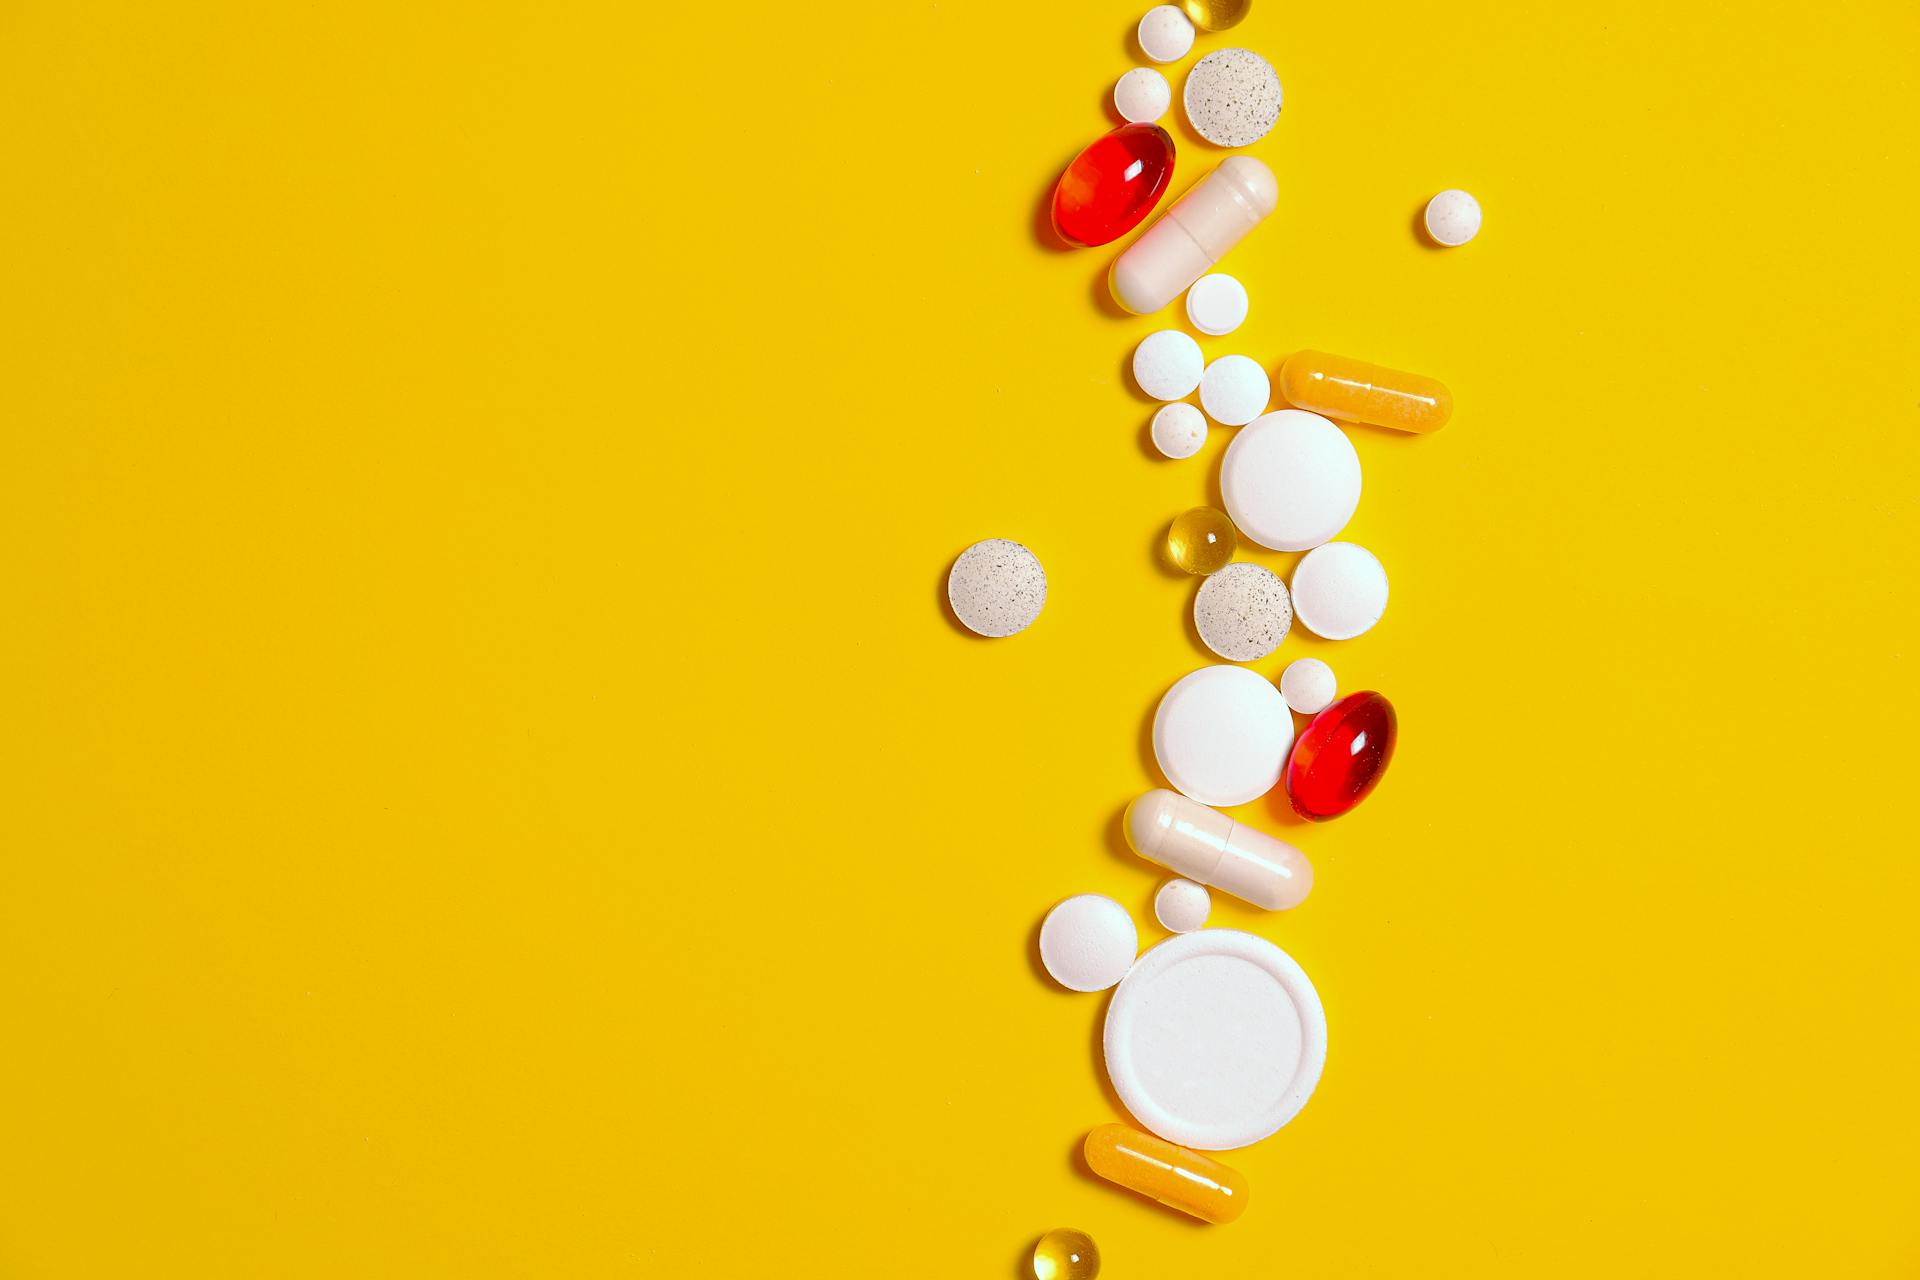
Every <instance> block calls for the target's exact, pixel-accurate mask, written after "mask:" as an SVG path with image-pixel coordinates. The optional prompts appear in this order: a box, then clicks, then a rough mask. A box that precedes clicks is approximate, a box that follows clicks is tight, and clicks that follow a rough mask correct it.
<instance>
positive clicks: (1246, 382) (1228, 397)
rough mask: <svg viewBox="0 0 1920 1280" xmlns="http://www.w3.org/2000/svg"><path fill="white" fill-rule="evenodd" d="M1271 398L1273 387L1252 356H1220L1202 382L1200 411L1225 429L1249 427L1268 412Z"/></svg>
mask: <svg viewBox="0 0 1920 1280" xmlns="http://www.w3.org/2000/svg"><path fill="white" fill-rule="evenodd" d="M1194 349H1195V350H1198V349H1199V344H1198V343H1196V344H1194ZM1272 398H1273V383H1272V382H1271V381H1270V380H1269V379H1268V377H1267V371H1266V370H1265V369H1262V368H1261V367H1260V362H1259V361H1258V360H1255V359H1254V358H1253V357H1252V356H1221V357H1220V358H1219V359H1218V360H1215V361H1214V362H1213V363H1212V364H1210V365H1208V366H1207V368H1206V372H1205V374H1204V375H1202V377H1201V379H1200V407H1201V408H1202V409H1205V410H1206V411H1207V416H1208V417H1209V418H1212V419H1213V420H1214V421H1215V422H1217V423H1219V424H1220V425H1221V426H1223V427H1244V426H1246V425H1247V424H1248V423H1249V422H1252V421H1253V420H1254V419H1255V418H1257V417H1259V416H1260V415H1261V414H1263V413H1265V412H1266V411H1267V401H1269V400H1271V399H1272Z"/></svg>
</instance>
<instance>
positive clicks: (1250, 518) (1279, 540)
mask: <svg viewBox="0 0 1920 1280" xmlns="http://www.w3.org/2000/svg"><path fill="white" fill-rule="evenodd" d="M1220 496H1221V497H1222V498H1224V499H1225V500H1226V504H1227V514H1228V515H1229V516H1231V517H1232V518H1233V525H1234V528H1236V529H1238V530H1239V531H1240V532H1241V533H1242V534H1244V535H1246V536H1247V537H1249V538H1251V539H1253V541H1255V542H1257V543H1259V544H1260V545H1261V546H1263V547H1272V548H1273V549H1274V550H1275V551H1305V550H1306V549H1307V548H1308V547H1317V546H1319V545H1320V544H1321V543H1323V542H1326V541H1329V540H1330V539H1332V538H1333V537H1334V536H1335V535H1337V534H1338V533H1339V532H1340V530H1342V529H1343V528H1345V527H1346V524H1347V521H1349V520H1351V519H1353V512H1354V508H1355V507H1358V506H1359V505H1360V455H1359V454H1358V453H1356V452H1355V451H1354V448H1353V442H1352V441H1351V440H1348V439H1347V437H1346V434H1345V433H1344V432H1342V431H1341V430H1340V428H1338V427H1336V426H1334V425H1333V424H1332V423H1331V422H1328V421H1327V420H1326V419H1325V418H1323V417H1321V416H1320V415H1319V414H1317V413H1308V412H1307V411H1306V410H1304V409H1277V410H1275V411H1274V412H1272V413H1269V414H1267V415H1265V416H1264V417H1262V418H1261V419H1260V420H1259V421H1257V422H1255V423H1254V424H1253V425H1252V426H1249V427H1245V428H1242V430H1241V431H1240V434H1238V435H1236V436H1235V437H1234V438H1233V443H1232V444H1229V445H1228V446H1227V453H1226V457H1224V458H1222V459H1221V461H1220Z"/></svg>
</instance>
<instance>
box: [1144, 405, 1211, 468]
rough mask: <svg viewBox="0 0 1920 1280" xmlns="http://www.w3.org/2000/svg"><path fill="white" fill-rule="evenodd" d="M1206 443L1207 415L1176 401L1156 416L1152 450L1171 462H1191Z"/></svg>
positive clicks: (1161, 407) (1162, 406)
mask: <svg viewBox="0 0 1920 1280" xmlns="http://www.w3.org/2000/svg"><path fill="white" fill-rule="evenodd" d="M1206 442H1207V415H1206V414H1204V413H1201V412H1200V411H1199V410H1198V409H1196V408H1194V407H1193V406H1192V405H1190V404H1188V403H1187V402H1186V401H1184V400H1177V401H1175V402H1174V403H1172V404H1165V405H1161V406H1160V411H1159V412H1158V413H1156V414H1154V415H1153V447H1154V448H1156V449H1158V450H1159V451H1160V452H1162V453H1164V454H1166V455H1167V456H1168V457H1169V458H1191V457H1192V456H1193V455H1194V454H1196V453H1198V452H1200V447H1201V446H1202V445H1204V444H1206Z"/></svg>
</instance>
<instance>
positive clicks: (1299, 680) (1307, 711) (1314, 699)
mask: <svg viewBox="0 0 1920 1280" xmlns="http://www.w3.org/2000/svg"><path fill="white" fill-rule="evenodd" d="M1301 621H1302V623H1304V622H1305V621H1306V620H1305V619H1304V618H1303V619H1301ZM1308 630H1312V628H1308ZM1339 690H1340V685H1339V682H1338V681H1336V680H1335V679H1334V677H1333V668H1332V667H1330V666H1328V665H1327V664H1326V663H1324V662H1322V661H1320V659H1318V658H1295V659H1294V660H1293V661H1292V662H1289V663H1288V664H1287V669H1286V670H1285V671H1282V672H1281V673H1280V696H1281V697H1283V698H1285V699H1286V700H1287V705H1288V706H1290V707H1292V708H1293V709H1294V710H1295V711H1298V712H1299V713H1300V714H1301V715H1303V716H1313V715H1319V714H1320V713H1321V712H1322V711H1325V710H1326V709H1327V707H1328V706H1330V705H1331V704H1332V702H1333V699H1334V695H1335V694H1336V693H1338V692H1339Z"/></svg>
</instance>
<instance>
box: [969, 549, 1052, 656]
mask: <svg viewBox="0 0 1920 1280" xmlns="http://www.w3.org/2000/svg"><path fill="white" fill-rule="evenodd" d="M947 602H948V603H949V604H951V605H952V606H953V613H954V616H955V617H957V618H959V619H960V621H961V622H962V623H964V624H965V625H966V628H967V630H969V631H977V632H979V633H980V634H981V635H983V636H993V637H996V638H997V637H999V636H1010V635H1012V634H1014V633H1015V632H1017V631H1025V630H1026V629H1027V628H1028V627H1030V626H1032V625H1033V620H1034V619H1035V618H1037V617H1039V616H1040V610H1041V607H1042V606H1044V605H1045V604H1046V603H1047V571H1046V570H1045V569H1042V568H1041V567H1040V561H1039V559H1038V558H1037V557H1035V556H1034V554H1033V552H1031V551H1029V550H1027V549H1026V548H1025V547H1023V546H1021V545H1020V544H1019V543H1017V542H1010V541H1008V540H1007V539H1005V538H988V539H987V540H986V541H985V542H976V543H974V544H973V545H972V546H970V547H968V548H967V549H966V550H965V551H962V552H961V553H960V558H959V559H958V560H955V561H954V562H953V568H952V569H951V570H950V571H949V572H948V574H947Z"/></svg>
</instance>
